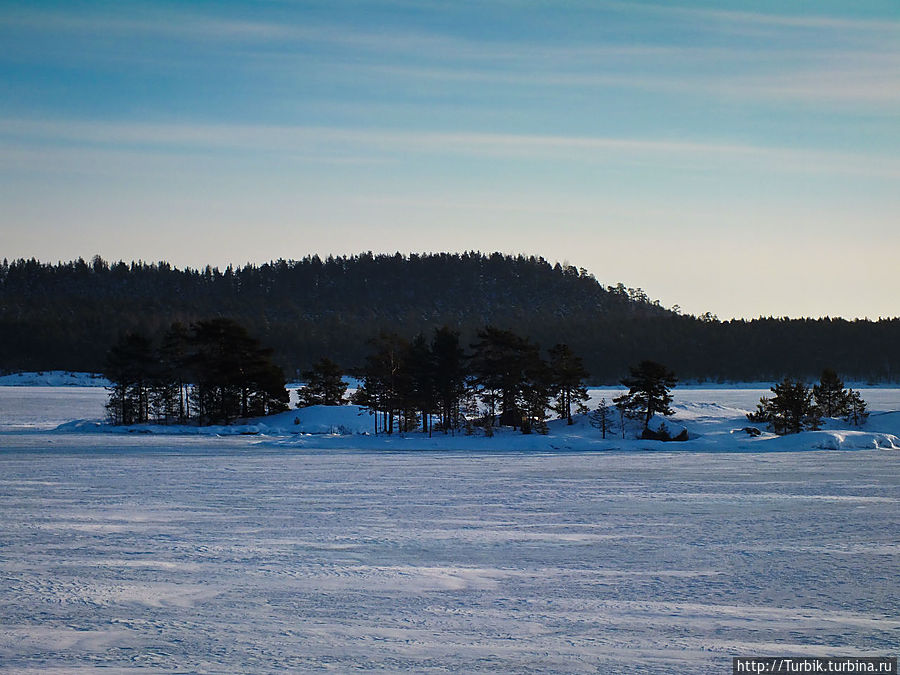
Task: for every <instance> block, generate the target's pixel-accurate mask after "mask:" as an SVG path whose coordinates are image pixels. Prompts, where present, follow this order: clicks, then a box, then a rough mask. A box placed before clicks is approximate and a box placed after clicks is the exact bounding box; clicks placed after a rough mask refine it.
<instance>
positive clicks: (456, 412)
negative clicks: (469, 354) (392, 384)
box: [431, 326, 466, 432]
mask: <svg viewBox="0 0 900 675" xmlns="http://www.w3.org/2000/svg"><path fill="white" fill-rule="evenodd" d="M431 355H432V360H433V367H434V373H433V385H434V395H435V397H436V398H437V402H438V405H439V408H440V415H441V428H442V429H443V430H444V431H445V432H446V431H447V430H448V429H450V430H452V429H456V428H457V427H458V426H459V421H460V415H461V410H460V408H461V406H462V399H463V398H464V396H465V393H466V370H465V353H464V352H463V349H462V347H461V346H460V344H459V333H458V332H457V331H454V330H451V329H450V328H449V327H447V326H444V327H442V328H438V329H437V330H435V332H434V337H433V338H432V340H431Z"/></svg>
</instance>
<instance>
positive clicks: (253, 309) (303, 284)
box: [0, 252, 900, 383]
mask: <svg viewBox="0 0 900 675" xmlns="http://www.w3.org/2000/svg"><path fill="white" fill-rule="evenodd" d="M213 316H219V317H228V318H231V319H234V320H236V321H238V322H239V323H241V324H242V325H245V326H249V327H252V330H253V332H254V334H256V335H258V336H259V338H260V339H261V340H263V341H264V342H265V344H267V345H270V346H271V347H272V348H273V350H274V359H275V361H276V362H277V363H278V364H279V365H281V366H282V367H283V368H284V369H285V371H286V372H287V373H290V374H291V376H292V377H296V376H297V374H298V373H299V371H302V370H306V369H308V368H309V367H310V366H311V365H312V364H313V363H315V362H316V361H317V360H318V359H320V358H322V357H324V356H329V357H331V358H334V359H335V360H337V361H338V362H340V363H341V364H345V365H346V366H347V367H353V366H360V365H362V364H363V363H364V361H365V358H366V356H367V352H366V349H365V346H364V341H362V340H360V339H359V338H360V336H371V335H377V334H379V333H381V332H392V333H397V334H399V335H401V336H403V337H405V338H407V339H411V338H412V337H413V336H414V335H417V334H419V333H426V334H430V332H431V331H432V330H434V329H435V328H437V327H440V326H444V325H447V326H449V327H450V328H452V329H453V330H456V331H459V333H460V335H461V339H462V341H463V343H465V344H468V343H470V342H472V341H473V340H474V339H475V338H476V334H477V331H478V330H480V329H481V328H482V327H483V326H485V325H493V326H497V327H499V328H502V329H508V330H512V331H514V332H516V333H517V334H519V335H522V336H523V337H525V338H527V339H529V340H531V341H532V342H534V343H536V344H539V345H541V346H544V347H547V346H550V345H554V344H558V343H564V344H567V345H569V346H570V348H571V349H572V350H573V351H574V352H575V353H577V354H579V355H581V356H582V358H583V359H584V365H585V367H586V369H587V370H588V371H589V372H590V373H591V380H592V381H593V382H597V383H602V382H614V381H617V380H618V379H619V378H620V377H622V376H624V375H626V373H627V367H626V364H629V363H635V362H638V361H640V360H642V359H652V360H655V361H659V362H661V363H666V364H667V365H668V366H669V367H671V368H673V369H674V370H675V371H676V372H678V373H679V376H680V377H681V378H682V380H690V379H700V378H705V379H728V380H777V379H780V378H781V377H783V376H784V375H786V374H790V375H792V376H796V377H807V378H814V377H816V376H817V375H818V374H819V373H820V372H821V370H822V368H824V367H826V366H831V367H834V368H836V369H838V370H839V371H840V372H842V373H844V374H845V375H846V376H847V377H851V378H855V379H868V380H873V381H877V380H881V381H885V380H897V379H898V378H900V319H883V320H879V321H846V320H843V319H787V318H780V319H775V318H768V319H757V320H753V321H743V320H740V321H727V322H720V321H718V320H716V319H715V318H714V317H710V316H708V315H707V316H703V317H694V316H683V315H679V314H678V313H676V312H674V311H670V310H667V309H665V308H663V307H661V306H659V304H658V303H655V302H653V301H651V300H650V299H649V298H648V297H647V296H646V294H645V293H643V292H642V291H641V290H640V289H627V288H625V287H624V286H622V285H618V286H603V285H602V284H600V283H599V282H598V281H597V280H596V279H594V277H592V276H591V275H590V274H588V273H587V272H586V271H585V270H579V269H575V268H574V267H567V266H563V265H559V264H556V265H553V264H550V263H549V262H547V261H546V260H544V259H542V258H539V257H533V256H531V257H526V256H507V255H501V254H499V253H494V254H491V255H485V254H481V253H474V252H471V253H462V254H450V253H439V254H423V255H416V254H411V255H408V256H403V255H400V254H395V255H373V254H371V253H365V254H361V255H356V256H349V257H328V258H327V259H324V260H323V259H321V258H319V257H318V256H310V257H307V258H304V259H302V260H298V261H285V260H279V261H275V262H272V263H268V264H264V265H258V266H257V265H246V266H244V267H238V268H232V267H228V268H226V269H225V270H219V269H216V268H211V267H207V268H204V269H202V270H200V269H177V268H174V267H172V266H171V265H169V264H168V263H165V262H159V263H149V264H148V263H142V262H137V263H131V264H125V263H121V262H119V263H113V264H110V263H107V262H105V261H103V260H101V259H100V258H97V257H95V258H94V259H93V260H92V261H90V262H86V261H83V260H78V261H75V262H69V263H57V264H47V263H41V262H38V261H36V260H33V259H32V260H18V261H13V262H7V261H5V260H4V261H3V263H2V265H0V369H2V370H43V369H51V368H58V369H70V370H85V371H98V370H100V369H101V367H102V364H103V359H104V357H105V354H106V352H107V350H108V349H109V347H110V346H112V345H113V344H114V343H115V342H116V341H117V340H118V338H119V337H120V336H121V335H122V334H124V333H127V332H135V333H141V334H144V335H147V336H148V337H149V338H151V339H159V338H160V337H161V336H162V335H163V334H164V333H165V331H166V330H167V329H168V328H169V326H170V325H171V324H172V323H173V322H176V321H177V322H181V323H183V324H185V325H190V324H192V323H194V322H196V321H198V320H201V319H205V318H208V317H213Z"/></svg>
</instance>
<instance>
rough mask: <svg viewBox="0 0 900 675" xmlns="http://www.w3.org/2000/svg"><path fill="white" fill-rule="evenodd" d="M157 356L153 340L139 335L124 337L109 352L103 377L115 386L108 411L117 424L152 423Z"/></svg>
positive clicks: (110, 393)
mask: <svg viewBox="0 0 900 675" xmlns="http://www.w3.org/2000/svg"><path fill="white" fill-rule="evenodd" d="M155 356H156V355H155V354H154V351H153V345H152V343H151V342H150V340H148V339H147V337H146V336H144V335H141V334H138V333H128V334H126V335H123V336H122V337H121V338H119V341H118V342H117V343H116V344H115V345H113V347H112V348H111V349H110V350H109V353H108V354H107V357H106V364H105V366H104V369H103V375H104V376H105V377H106V379H108V380H109V381H110V382H111V383H112V385H111V386H110V387H108V391H109V401H108V402H107V404H106V409H107V411H108V413H109V417H110V420H111V421H112V423H113V424H124V425H128V424H142V423H144V422H148V421H149V420H150V385H151V383H152V382H153V379H154V377H155V375H156V358H155Z"/></svg>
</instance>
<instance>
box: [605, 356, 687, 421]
mask: <svg viewBox="0 0 900 675" xmlns="http://www.w3.org/2000/svg"><path fill="white" fill-rule="evenodd" d="M629 370H630V371H631V375H630V376H629V377H626V378H624V379H622V381H621V382H622V384H623V385H625V386H626V387H628V393H627V394H623V395H622V396H618V397H616V398H614V399H613V402H614V403H615V404H616V405H617V406H619V407H620V409H621V410H622V411H623V412H624V413H625V414H626V415H627V416H629V417H632V418H634V419H639V420H641V423H642V424H643V430H644V431H646V430H647V428H648V427H649V425H650V420H651V418H652V417H653V416H654V415H656V414H659V415H666V416H669V415H672V414H673V413H674V412H675V411H674V410H672V408H671V407H670V405H671V403H672V395H671V393H670V391H669V390H670V389H671V388H672V387H674V386H675V385H676V384H677V383H678V379H677V378H676V377H675V373H673V372H672V371H670V370H669V369H668V368H666V367H665V366H664V365H662V364H660V363H656V362H655V361H641V362H640V363H639V364H638V365H637V366H636V367H634V366H632V367H631V368H629Z"/></svg>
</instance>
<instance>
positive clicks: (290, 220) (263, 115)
mask: <svg viewBox="0 0 900 675" xmlns="http://www.w3.org/2000/svg"><path fill="white" fill-rule="evenodd" d="M898 215H900V3H898V2H897V0H846V1H843V2H836V1H834V0H815V1H804V0H777V1H774V0H756V1H754V2H749V1H747V2H735V1H728V0H718V1H715V2H712V1H709V2H704V1H701V0H674V1H663V0H658V2H643V1H626V0H609V1H606V0H445V1H440V2H439V1H438V0H347V1H342V0H322V1H321V2H319V1H308V2H307V1H299V0H298V1H292V0H257V1H255V2H248V1H243V2H236V1H230V2H229V1H228V0H222V1H219V2H213V1H212V0H210V1H204V2H201V1H196V2H192V1H188V0H181V1H177V2H166V1H164V0H159V1H153V2H140V1H133V0H129V1H127V2H122V1H119V0H113V1H109V2H98V1H80V0H68V1H66V2H53V1H52V0H42V2H33V1H26V2H9V1H6V0H0V257H6V258H9V259H16V258H20V257H24V258H31V257H35V258H38V259H39V260H43V261H47V262H55V261H57V260H63V261H68V260H72V259H75V258H78V257H84V258H85V259H90V258H91V257H92V256H93V255H95V254H99V255H101V256H102V257H104V258H106V259H108V260H119V259H124V260H125V261H130V260H138V259H140V260H145V261H158V260H167V261H169V262H171V263H173V264H175V265H178V266H191V267H200V266H205V265H206V264H212V265H218V266H220V267H224V266H225V265H227V264H229V263H232V264H235V265H240V264H244V263H247V262H253V263H262V262H266V261H269V260H273V259H279V258H284V259H299V258H302V257H304V256H306V255H309V254H313V253H317V254H319V255H321V256H325V255H328V254H336V255H337V254H353V253H359V252H364V251H370V250H371V251H374V252H389V253H393V252H395V251H401V252H437V251H469V250H480V251H483V252H492V251H501V252H505V253H514V254H518V253H524V254H528V255H531V254H533V255H540V256H543V257H544V258H546V259H547V260H549V261H550V262H556V261H559V262H563V263H568V264H571V265H575V266H576V267H584V268H586V269H587V270H588V271H590V272H591V273H592V274H593V275H594V276H595V277H596V278H597V279H598V280H599V281H600V282H602V283H604V284H610V285H614V284H616V283H619V282H622V283H624V284H625V285H626V286H630V287H640V288H643V289H644V290H645V291H646V292H647V294H648V295H650V297H651V298H654V299H658V300H659V301H660V302H661V303H662V304H663V305H665V306H667V307H672V306H674V305H678V306H679V307H680V308H681V311H683V312H686V313H693V314H700V313H702V312H712V313H714V314H716V315H717V316H719V318H722V319H728V318H732V317H745V318H753V317H756V316H792V317H800V316H844V317H847V318H854V317H869V318H878V317H881V316H884V317H887V316H898V315H900V273H898V271H900V270H898V268H900V217H898Z"/></svg>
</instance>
